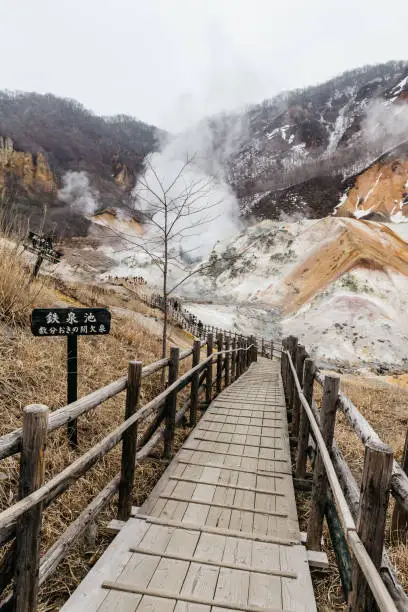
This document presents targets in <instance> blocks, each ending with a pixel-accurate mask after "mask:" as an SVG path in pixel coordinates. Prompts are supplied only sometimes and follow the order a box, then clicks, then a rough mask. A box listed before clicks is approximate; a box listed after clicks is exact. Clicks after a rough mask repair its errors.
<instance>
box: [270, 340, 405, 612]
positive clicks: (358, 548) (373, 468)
mask: <svg viewBox="0 0 408 612" xmlns="http://www.w3.org/2000/svg"><path fill="white" fill-rule="evenodd" d="M282 345H283V352H282V359H281V368H282V379H283V384H284V389H285V395H286V400H287V405H288V415H289V418H290V420H291V434H292V441H293V443H294V444H295V453H296V464H295V466H296V467H295V478H296V481H295V482H298V483H305V485H307V479H306V476H307V474H306V468H307V461H308V459H310V460H311V462H312V466H313V485H312V494H311V511H310V515H309V520H308V530H307V540H306V546H307V547H308V548H310V549H312V550H320V547H321V540H322V532H323V520H324V517H326V520H327V525H328V528H329V532H330V538H331V541H332V545H333V549H334V551H335V554H336V559H337V564H338V568H339V573H340V577H341V582H342V587H343V592H344V596H345V599H346V601H348V603H349V606H350V609H351V610H369V609H371V608H373V609H375V605H378V607H379V609H380V610H384V611H385V610H387V611H389V610H400V611H402V610H408V597H407V595H406V594H405V593H404V590H403V588H402V586H401V584H400V583H399V581H398V579H397V576H396V573H395V571H394V569H393V567H392V565H391V563H390V560H389V558H388V555H387V553H386V551H385V549H384V539H385V521H386V513H387V506H388V496H389V491H390V490H391V493H392V494H393V495H394V497H395V499H396V500H397V501H398V503H399V504H401V506H402V507H403V509H407V506H408V496H407V493H408V477H407V475H406V474H405V473H404V471H403V470H402V468H401V466H400V465H399V464H398V463H397V462H396V461H395V460H394V458H393V451H392V449H391V448H390V447H389V446H387V445H385V444H384V443H383V442H382V441H381V440H380V438H379V436H378V435H377V434H376V432H375V431H374V430H373V429H372V427H371V426H370V425H369V423H367V421H366V420H365V419H364V417H363V416H362V415H361V414H360V413H359V411H358V410H357V408H356V407H355V406H354V404H353V403H352V402H351V401H350V400H349V399H348V398H347V397H346V396H344V395H343V394H342V393H341V392H339V377H338V376H334V375H327V376H323V375H322V374H321V372H319V371H318V370H317V368H316V367H315V364H314V362H313V360H312V359H310V358H309V356H308V354H307V352H306V350H305V347H304V346H302V345H299V344H298V343H297V338H295V337H293V336H289V338H286V339H285V340H284V341H283V343H282ZM315 381H316V382H317V383H318V384H320V385H321V386H322V387H323V396H322V401H321V408H320V410H317V407H316V404H315V402H314V401H313V389H314V382H315ZM338 408H340V409H341V410H342V412H343V413H344V414H345V416H346V418H347V419H348V422H349V424H350V425H351V427H352V429H353V430H354V431H355V433H356V434H357V435H358V436H359V437H360V439H361V440H362V442H363V443H364V444H365V459H364V469H363V478H362V485H361V491H360V490H359V487H358V486H357V483H356V481H355V479H354V477H353V476H352V474H351V471H350V468H349V467H348V465H347V463H346V461H345V459H344V457H343V455H342V453H341V451H340V449H339V447H338V445H337V443H336V441H335V439H334V426H335V421H336V410H337V409H338ZM305 488H307V487H306V486H305ZM350 552H351V553H352V555H351V554H350Z"/></svg>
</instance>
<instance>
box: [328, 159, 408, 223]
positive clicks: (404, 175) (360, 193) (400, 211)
mask: <svg viewBox="0 0 408 612" xmlns="http://www.w3.org/2000/svg"><path fill="white" fill-rule="evenodd" d="M407 195H408V160H403V159H396V160H394V161H390V162H388V163H381V162H378V163H375V164H373V165H372V166H370V168H368V169H367V170H365V171H364V172H362V173H361V174H360V175H359V176H358V177H357V179H356V182H355V184H354V186H353V187H352V188H351V189H350V191H349V192H348V194H347V199H346V200H345V201H344V202H343V203H342V204H341V205H340V206H339V207H338V208H337V210H336V215H337V216H339V217H355V218H361V217H366V216H369V215H374V214H375V215H376V216H379V217H381V218H383V219H384V220H385V221H388V220H394V221H399V220H401V219H402V218H404V217H408V198H407ZM404 200H405V201H404Z"/></svg>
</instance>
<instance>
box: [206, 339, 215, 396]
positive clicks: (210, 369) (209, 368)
mask: <svg viewBox="0 0 408 612" xmlns="http://www.w3.org/2000/svg"><path fill="white" fill-rule="evenodd" d="M212 354H213V335H212V333H211V334H208V336H207V357H209V356H210V355H212ZM212 385H213V363H212V360H211V361H210V362H209V363H208V365H207V376H206V380H205V403H206V404H207V406H209V405H210V404H211V399H212Z"/></svg>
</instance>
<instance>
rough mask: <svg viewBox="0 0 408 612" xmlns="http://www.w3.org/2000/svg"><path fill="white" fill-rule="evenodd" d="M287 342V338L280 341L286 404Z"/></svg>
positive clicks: (287, 374)
mask: <svg viewBox="0 0 408 612" xmlns="http://www.w3.org/2000/svg"><path fill="white" fill-rule="evenodd" d="M287 344H288V340H287V338H283V339H282V353H281V376H282V382H283V390H284V392H285V398H286V402H287V401H288V376H289V372H288V365H289V364H288V359H287V355H286V350H287Z"/></svg>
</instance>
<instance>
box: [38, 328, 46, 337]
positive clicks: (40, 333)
mask: <svg viewBox="0 0 408 612" xmlns="http://www.w3.org/2000/svg"><path fill="white" fill-rule="evenodd" d="M38 333H39V335H40V336H46V335H47V333H48V332H47V328H46V327H40V329H39V330H38Z"/></svg>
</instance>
